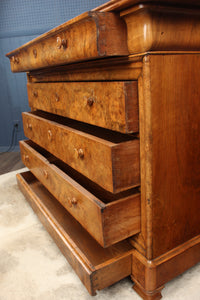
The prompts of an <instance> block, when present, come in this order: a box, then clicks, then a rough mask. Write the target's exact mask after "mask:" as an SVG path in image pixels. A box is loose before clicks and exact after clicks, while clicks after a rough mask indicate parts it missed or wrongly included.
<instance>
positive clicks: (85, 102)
mask: <svg viewBox="0 0 200 300" xmlns="http://www.w3.org/2000/svg"><path fill="white" fill-rule="evenodd" d="M27 88H28V99H29V105H30V107H31V108H34V109H40V110H43V111H47V112H50V113H54V114H58V115H61V116H65V117H68V118H71V119H75V120H78V121H83V122H86V123H90V124H93V125H96V126H100V127H104V128H108V129H111V130H115V131H120V132H124V133H131V132H138V130H139V125H138V123H139V122H138V97H137V81H125V82H120V81H110V82H109V81H108V82H54V83H35V84H34V83H29V84H27Z"/></svg>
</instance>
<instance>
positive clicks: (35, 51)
mask: <svg viewBox="0 0 200 300" xmlns="http://www.w3.org/2000/svg"><path fill="white" fill-rule="evenodd" d="M33 56H34V57H35V58H36V57H37V50H36V49H33Z"/></svg>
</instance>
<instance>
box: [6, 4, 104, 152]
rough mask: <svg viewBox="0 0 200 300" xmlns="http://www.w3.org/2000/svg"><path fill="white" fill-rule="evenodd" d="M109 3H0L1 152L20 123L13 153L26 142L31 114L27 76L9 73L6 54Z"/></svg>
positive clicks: (8, 143) (7, 145)
mask: <svg viewBox="0 0 200 300" xmlns="http://www.w3.org/2000/svg"><path fill="white" fill-rule="evenodd" d="M105 2H107V1H106V0H73V1H70V0H0V152H1V151H6V150H7V148H8V147H9V145H10V143H11V138H12V131H13V124H14V121H15V120H19V122H20V123H19V130H18V131H17V134H16V136H15V138H16V139H15V141H14V144H15V145H16V146H15V148H14V150H15V151H16V150H18V149H19V148H18V141H19V140H21V139H24V138H25V136H24V133H23V127H22V119H21V113H22V111H28V110H29V107H28V99H27V92H26V74H24V73H15V74H13V73H12V72H11V71H10V63H9V59H8V58H6V57H5V54H6V53H8V52H10V51H12V50H14V49H15V48H17V47H19V46H21V45H23V44H24V43H26V42H28V41H30V40H32V39H33V38H35V37H36V36H38V35H40V34H42V33H44V32H46V31H48V30H50V29H52V28H54V27H55V26H58V25H60V24H62V23H64V22H66V21H67V20H69V19H71V18H73V17H75V16H77V15H79V14H81V13H82V12H84V11H88V10H90V9H92V8H94V7H96V6H99V5H101V4H102V3H105Z"/></svg>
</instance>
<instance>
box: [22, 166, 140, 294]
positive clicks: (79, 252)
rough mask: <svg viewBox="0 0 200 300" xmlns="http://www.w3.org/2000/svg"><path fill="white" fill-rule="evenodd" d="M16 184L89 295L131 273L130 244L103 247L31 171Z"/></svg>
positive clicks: (126, 242) (125, 242)
mask: <svg viewBox="0 0 200 300" xmlns="http://www.w3.org/2000/svg"><path fill="white" fill-rule="evenodd" d="M17 180H18V184H19V187H20V189H21V191H22V192H23V194H24V195H25V197H26V199H27V201H28V202H29V203H30V205H31V206H32V208H33V210H34V211H35V212H36V214H37V215H38V217H39V219H40V221H41V222H42V223H43V225H44V227H45V228H46V229H47V231H48V232H49V233H50V235H51V236H52V238H53V239H54V241H55V242H56V244H57V245H58V247H59V248H60V250H61V252H62V253H63V254H64V256H65V257H66V259H67V260H68V262H69V264H70V265H71V266H72V267H73V268H74V270H75V272H76V273H77V275H78V276H79V278H80V279H81V281H82V282H83V284H84V285H85V286H86V288H87V289H88V291H89V293H90V294H91V295H95V292H96V290H101V289H103V288H105V287H107V286H109V285H111V284H113V283H115V282H117V281H119V280H121V279H122V278H125V277H127V276H129V275H130V274H131V256H132V253H133V250H134V249H133V248H132V246H131V245H130V244H129V243H128V241H123V242H120V243H117V244H116V245H113V246H111V247H109V248H107V249H104V248H102V247H101V246H100V245H99V244H98V243H97V242H96V241H95V240H94V239H92V237H91V236H90V235H89V234H88V233H87V232H86V231H85V230H84V229H83V228H82V226H81V225H80V224H79V223H78V222H77V221H76V220H75V219H74V218H73V217H71V216H70V214H69V213H68V212H67V211H66V209H65V208H63V207H62V206H61V205H59V203H58V202H57V201H56V199H55V198H54V197H53V196H52V195H51V194H50V193H49V192H48V191H47V190H46V189H45V188H44V187H43V186H42V184H40V182H39V181H38V180H36V178H35V177H34V176H33V175H32V174H31V173H30V172H25V173H21V174H18V175H17Z"/></svg>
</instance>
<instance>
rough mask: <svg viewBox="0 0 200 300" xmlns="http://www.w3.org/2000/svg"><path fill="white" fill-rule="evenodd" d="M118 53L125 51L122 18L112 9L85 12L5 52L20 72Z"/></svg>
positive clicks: (121, 53) (126, 52)
mask: <svg viewBox="0 0 200 300" xmlns="http://www.w3.org/2000/svg"><path fill="white" fill-rule="evenodd" d="M113 36H115V39H113ZM119 55H128V49H127V43H126V25H125V23H124V21H123V20H122V19H120V17H119V15H116V14H113V13H99V12H88V13H84V14H82V15H80V16H79V17H76V18H74V19H73V20H70V21H68V22H66V23H64V24H62V25H60V26H58V27H57V28H55V29H53V30H51V31H49V32H47V33H45V34H43V35H41V36H40V37H38V38H36V39H34V40H32V41H30V42H29V43H27V44H25V45H23V46H21V47H20V48H17V49H15V50H14V51H12V52H10V53H8V54H7V55H6V56H7V57H9V59H10V64H11V70H12V71H13V72H21V71H28V70H34V69H40V68H45V67H50V66H56V65H63V64H67V63H71V62H76V61H82V60H91V59H95V58H101V57H107V56H119Z"/></svg>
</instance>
